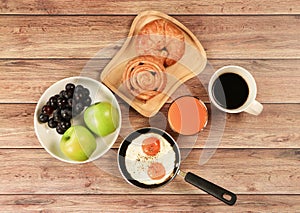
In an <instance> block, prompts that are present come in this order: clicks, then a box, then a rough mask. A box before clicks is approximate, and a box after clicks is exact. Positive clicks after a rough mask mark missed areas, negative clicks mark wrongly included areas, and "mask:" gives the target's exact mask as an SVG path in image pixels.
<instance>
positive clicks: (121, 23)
mask: <svg viewBox="0 0 300 213" xmlns="http://www.w3.org/2000/svg"><path fill="white" fill-rule="evenodd" d="M71 17H72V18H70V17H69V16H36V17H34V18H32V17H31V16H1V17H0V39H1V40H2V41H3V42H1V43H0V58H91V57H94V56H95V55H96V53H97V52H98V51H99V50H102V51H103V48H105V47H106V49H105V50H106V51H105V53H102V54H101V55H100V56H101V57H111V56H112V55H113V54H114V53H115V52H116V51H117V50H118V48H120V45H122V42H118V41H120V40H122V39H124V38H125V37H126V36H127V34H128V32H129V28H130V25H131V22H132V20H133V19H134V17H135V16H71ZM175 18H177V19H178V20H179V21H180V22H182V23H183V24H184V25H185V26H186V27H187V28H189V29H191V30H192V32H193V33H194V34H195V35H196V37H197V38H198V39H199V40H200V42H201V43H202V45H203V47H204V48H205V49H206V51H207V56H208V58H209V59H213V58H214V59H216V58H217V59H219V58H227V59H270V58H271V59H288V58H293V59H299V58H300V42H299V39H300V36H299V30H298V29H299V28H300V22H299V16H175ZM108 45H110V47H111V48H108ZM245 50H247V51H245Z"/></svg>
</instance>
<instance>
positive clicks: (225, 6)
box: [0, 0, 300, 15]
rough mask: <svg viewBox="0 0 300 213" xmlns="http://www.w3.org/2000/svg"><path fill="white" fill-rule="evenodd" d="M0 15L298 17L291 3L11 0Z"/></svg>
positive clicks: (298, 9) (295, 4)
mask: <svg viewBox="0 0 300 213" xmlns="http://www.w3.org/2000/svg"><path fill="white" fill-rule="evenodd" d="M0 8H1V10H0V13H1V14H49V15H57V14H59V15H61V14H124V15H128V14H136V13H139V12H142V11H144V10H159V11H162V12H164V13H170V14H188V15H195V14H209V15H211V14H213V15H219V14H229V15H230V14H234V15H237V14H242V15H244V14H299V13H300V5H299V3H298V2H295V1H294V0H285V1H280V0H269V1H268V0H248V1H241V0H231V1H229V0H215V1H209V0H203V1H197V0H191V1H188V3H187V2H185V1H179V0H175V1H172V0H165V1H164V2H163V3H161V1H159V0H151V1H146V0H143V1H137V0H134V1H132V0H117V1H115V0H107V1H84V0H65V1H59V0H48V1H39V0H28V1H25V0H14V1H2V2H1V3H0Z"/></svg>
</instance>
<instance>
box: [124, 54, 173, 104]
mask: <svg viewBox="0 0 300 213" xmlns="http://www.w3.org/2000/svg"><path fill="white" fill-rule="evenodd" d="M166 81H167V78H166V74H165V68H164V66H163V65H162V64H160V63H159V61H157V60H156V58H155V57H153V56H138V57H136V58H134V59H132V60H131V61H129V62H128V63H127V65H126V68H125V71H124V72H123V83H124V84H125V86H126V88H127V90H128V91H130V93H131V94H132V95H133V96H135V97H136V98H138V99H140V100H144V101H147V100H149V99H150V98H152V97H154V96H155V95H157V94H158V93H160V92H162V91H163V89H164V88H165V86H166Z"/></svg>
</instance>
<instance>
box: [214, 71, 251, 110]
mask: <svg viewBox="0 0 300 213" xmlns="http://www.w3.org/2000/svg"><path fill="white" fill-rule="evenodd" d="M212 93H213V96H214V99H215V100H216V102H217V103H218V104H219V105H220V106H222V107H223V108H226V109H237V108H239V107H240V106H242V105H243V104H244V103H245V102H246V100H247V98H248V95H249V88H248V85H247V82H246V81H245V80H244V79H243V78H242V77H241V76H240V75H238V74H235V73H224V74H222V75H220V76H219V77H218V78H217V79H216V80H215V82H214V84H213V86H212Z"/></svg>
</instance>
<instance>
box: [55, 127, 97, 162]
mask: <svg viewBox="0 0 300 213" xmlns="http://www.w3.org/2000/svg"><path fill="white" fill-rule="evenodd" d="M96 147H97V144H96V139H95V137H94V135H93V134H92V133H91V132H90V131H89V130H88V129H87V128H85V127H84V126H71V127H70V128H69V129H67V131H66V132H65V133H64V134H63V136H62V138H61V140H60V149H61V151H62V152H63V153H64V155H65V156H66V157H68V158H70V159H71V160H75V161H85V160H87V159H88V158H89V157H90V156H91V154H92V153H93V152H94V151H95V149H96Z"/></svg>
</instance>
